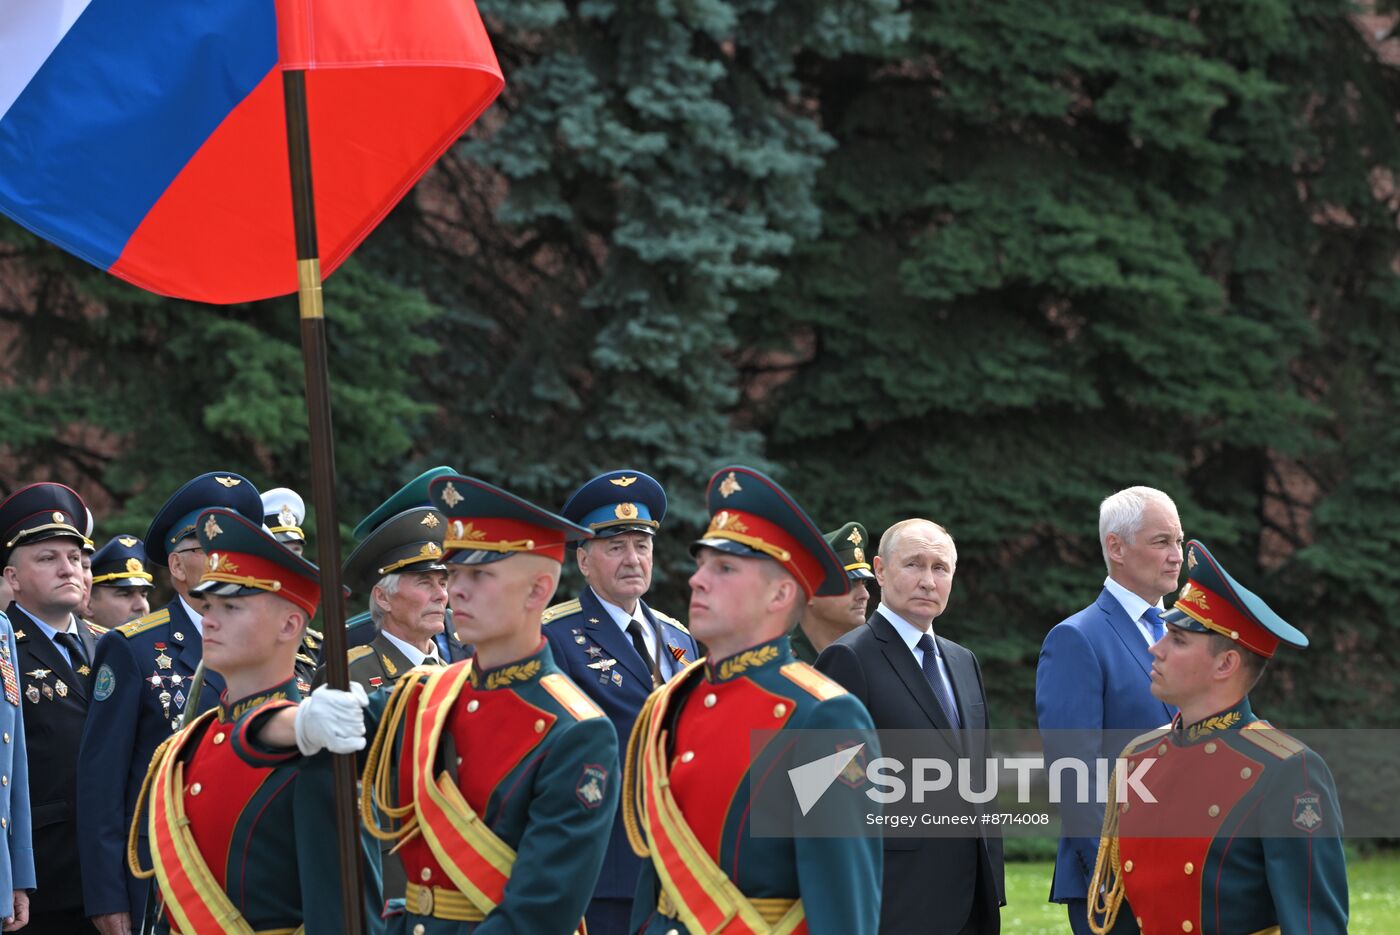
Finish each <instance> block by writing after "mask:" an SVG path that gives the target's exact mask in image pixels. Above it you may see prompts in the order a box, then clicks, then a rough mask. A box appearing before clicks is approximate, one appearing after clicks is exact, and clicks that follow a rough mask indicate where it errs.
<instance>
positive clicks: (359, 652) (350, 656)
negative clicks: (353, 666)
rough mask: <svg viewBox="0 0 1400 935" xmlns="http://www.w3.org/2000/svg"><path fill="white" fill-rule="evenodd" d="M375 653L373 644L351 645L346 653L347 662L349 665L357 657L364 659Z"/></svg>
mask: <svg viewBox="0 0 1400 935" xmlns="http://www.w3.org/2000/svg"><path fill="white" fill-rule="evenodd" d="M373 653H374V647H373V646H351V647H350V648H349V650H347V651H346V653H345V663H346V665H349V664H350V663H352V662H354V661H355V660H356V659H363V658H365V657H366V656H369V655H373Z"/></svg>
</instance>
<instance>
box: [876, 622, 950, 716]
mask: <svg viewBox="0 0 1400 935" xmlns="http://www.w3.org/2000/svg"><path fill="white" fill-rule="evenodd" d="M876 610H878V611H879V612H880V613H882V614H884V615H885V619H886V620H888V621H889V622H890V623H891V624H893V625H894V630H895V632H896V633H898V634H899V636H900V639H902V640H904V644H905V645H906V646H908V647H909V651H910V652H911V653H913V654H914V661H915V662H917V663H918V664H919V668H920V669H922V668H923V667H924V651H923V650H922V649H920V648H919V646H918V643H919V638H920V637H922V636H923V635H924V634H925V633H927V634H928V635H929V637H930V638H932V639H933V653H934V656H935V657H936V658H937V660H938V675H939V677H940V678H942V679H943V687H944V688H946V689H947V690H948V697H949V698H956V697H958V694H957V692H955V691H953V677H952V675H951V674H949V672H948V660H946V659H944V658H943V651H942V650H941V649H939V648H938V640H937V638H936V636H935V634H934V632H933V627H932V626H930V627H929V628H928V629H927V630H921V629H919V628H918V627H916V626H914V624H912V623H910V622H909V621H908V620H905V619H904V618H903V617H901V616H900V615H899V614H897V613H895V612H894V611H893V610H891V609H890V605H888V604H886V603H885V602H884V601H881V602H880V606H879V607H877V608H876Z"/></svg>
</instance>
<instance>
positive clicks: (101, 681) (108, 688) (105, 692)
mask: <svg viewBox="0 0 1400 935" xmlns="http://www.w3.org/2000/svg"><path fill="white" fill-rule="evenodd" d="M116 690H117V676H116V674H115V673H113V672H112V667H111V666H109V665H107V663H105V662H104V663H102V666H101V668H99V669H98V670H97V678H96V679H94V680H93V683H92V699H93V701H106V700H107V699H108V698H111V697H112V692H114V691H116Z"/></svg>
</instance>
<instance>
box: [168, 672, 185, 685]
mask: <svg viewBox="0 0 1400 935" xmlns="http://www.w3.org/2000/svg"><path fill="white" fill-rule="evenodd" d="M184 680H185V679H184V677H183V676H182V675H180V673H179V672H174V673H172V674H171V676H170V684H171V685H179V684H180V683H181V682H183V681H184Z"/></svg>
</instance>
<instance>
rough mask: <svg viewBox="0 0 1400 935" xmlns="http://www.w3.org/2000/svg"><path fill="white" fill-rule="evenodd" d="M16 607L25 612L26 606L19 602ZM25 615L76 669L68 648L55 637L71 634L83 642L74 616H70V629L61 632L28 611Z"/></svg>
mask: <svg viewBox="0 0 1400 935" xmlns="http://www.w3.org/2000/svg"><path fill="white" fill-rule="evenodd" d="M15 606H16V607H18V608H19V609H20V610H24V606H23V605H22V604H20V603H19V602H18V601H16V602H15ZM24 615H25V616H26V617H28V618H29V619H30V620H32V621H34V625H35V626H37V627H38V628H39V629H40V630H41V631H42V632H43V634H44V635H45V636H47V637H48V638H49V642H50V643H52V644H53V647H54V649H56V650H58V654H59V655H60V656H62V657H63V659H64V661H65V662H67V663H68V665H69V666H70V667H72V668H74V669H76V668H77V666H75V665H73V657H72V656H70V655H69V654H68V647H67V646H64V645H63V644H62V643H60V642H59V641H58V640H56V639H54V636H55V635H56V634H58V633H59V632H63V633H71V634H73V635H74V636H76V637H78V639H79V640H81V639H82V635H81V634H80V633H79V632H78V620H77V618H76V617H74V616H73V615H72V614H69V615H68V629H66V630H63V631H59V630H56V629H54V628H53V627H51V626H49V625H48V624H47V623H45V622H44V621H42V620H40V619H39V618H38V617H36V616H34V615H33V614H31V613H30V612H29V611H27V610H24Z"/></svg>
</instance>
